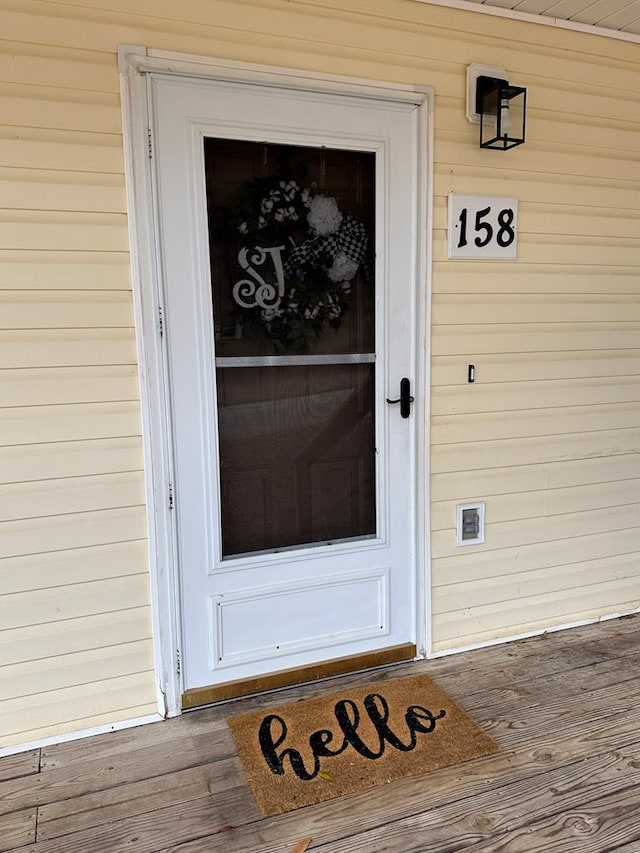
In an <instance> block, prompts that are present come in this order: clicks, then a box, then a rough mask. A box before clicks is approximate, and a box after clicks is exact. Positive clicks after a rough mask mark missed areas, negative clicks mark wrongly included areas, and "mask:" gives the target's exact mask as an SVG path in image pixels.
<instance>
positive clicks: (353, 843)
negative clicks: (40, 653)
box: [0, 619, 640, 853]
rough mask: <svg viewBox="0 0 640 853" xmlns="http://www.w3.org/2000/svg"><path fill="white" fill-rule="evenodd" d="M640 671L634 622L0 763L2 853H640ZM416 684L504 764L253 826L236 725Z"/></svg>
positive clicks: (213, 711) (438, 775)
mask: <svg viewBox="0 0 640 853" xmlns="http://www.w3.org/2000/svg"><path fill="white" fill-rule="evenodd" d="M639 664H640V619H621V620H612V621H610V622H606V623H601V624H599V625H592V626H586V627H584V628H576V629H572V630H570V631H564V632H558V633H553V634H548V635H544V636H540V637H537V638H531V639H527V640H523V641H520V642H516V643H511V644H506V645H501V646H494V647H491V648H488V649H482V650H477V651H474V652H468V653H463V654H459V655H454V656H451V657H449V658H439V659H436V660H432V661H422V662H418V663H409V664H400V665H396V666H393V667H388V668H384V669H382V670H376V671H375V673H373V675H372V674H370V673H369V674H368V673H356V674H353V675H349V676H343V677H341V678H337V679H330V680H328V681H326V682H324V683H321V684H311V685H306V686H301V687H296V688H291V689H288V690H284V691H279V692H278V693H277V694H271V695H262V696H256V697H248V698H246V699H242V700H238V701H235V702H232V703H228V704H226V705H220V706H216V707H212V708H208V709H203V710H201V711H195V712H191V713H189V714H185V715H183V716H182V717H180V718H177V719H174V720H170V721H167V722H165V723H156V724H151V725H148V726H144V727H140V728H137V729H129V730H126V731H121V732H113V733H110V734H107V735H101V736H98V737H94V738H88V739H85V740H80V741H74V742H70V743H67V744H59V745H56V746H48V747H44V748H43V749H42V751H41V752H42V754H41V756H40V751H39V750H35V751H31V753H24V754H22V755H21V756H12V757H10V758H5V759H0V780H2V781H0V815H2V816H0V838H1V839H2V842H1V843H0V850H2V851H4V850H11V851H13V853H63V851H64V853H67V851H68V850H82V853H125V851H127V853H129V851H131V850H135V851H136V853H210V851H212V850H224V851H225V853H290V851H291V850H292V849H293V848H294V847H295V845H296V844H297V843H298V842H299V841H301V840H302V839H303V838H308V837H311V838H312V839H313V840H312V842H311V845H310V846H309V853H313V851H316V850H318V851H322V853H346V851H350V853H380V851H384V853H418V851H421V852H422V851H425V850H426V849H428V850H429V853H446V851H451V853H453V851H465V853H521V851H522V853H529V851H531V853H536V851H543V850H544V851H545V853H556V851H563V853H564V851H566V850H571V851H572V853H573V851H578V853H591V851H593V853H605V851H608V850H612V851H613V850H616V851H620V853H632V851H638V850H640V822H639V821H638V819H637V813H638V806H639V805H640V683H639V680H638V679H637V675H636V674H637V672H638V669H639ZM418 672H425V673H427V674H428V675H430V676H431V677H433V678H434V679H435V680H436V681H437V682H438V684H440V685H441V686H442V687H443V688H444V689H445V690H447V691H448V692H449V693H450V695H451V696H452V697H453V698H454V699H456V701H458V703H459V704H460V705H461V706H462V707H463V708H465V710H466V711H467V712H468V713H469V714H470V715H471V716H472V717H473V718H474V719H475V720H476V721H477V722H478V723H479V724H480V725H481V726H482V727H483V728H484V729H485V730H487V731H488V732H489V733H490V734H492V736H493V737H494V738H495V739H496V740H497V741H498V743H499V745H500V752H498V753H497V754H494V755H490V756H486V757H484V758H480V759H477V760H475V761H471V762H467V763H465V764H461V765H457V766H454V767H448V768H442V769H440V770H438V771H436V772H434V773H431V774H428V775H426V776H423V777H411V778H406V779H401V780H399V781H398V782H394V783H393V784H392V785H389V786H380V787H377V788H373V789H369V790H367V791H365V792H363V793H360V794H353V795H350V796H348V797H343V798H341V799H336V800H329V801H326V802H324V803H320V804H318V805H315V806H309V807H307V808H304V809H301V810H299V811H296V812H291V813H289V814H284V815H280V816H278V817H275V818H274V817H271V818H262V817H261V816H260V814H259V812H258V809H257V806H256V805H255V802H254V800H253V797H252V796H251V793H250V791H249V788H248V785H247V782H246V779H245V776H244V772H243V770H242V767H241V765H240V762H239V759H238V758H237V756H236V754H235V748H234V744H233V741H232V739H231V736H230V733H229V730H228V727H227V724H226V719H227V717H228V716H230V715H232V714H236V713H244V712H246V711H249V710H255V709H259V708H266V707H267V706H269V705H273V704H281V703H283V702H286V701H290V700H295V699H300V698H303V697H307V696H314V695H318V694H320V693H322V692H324V691H330V690H336V689H338V688H339V687H341V686H345V685H353V686H355V685H359V684H363V683H366V681H367V680H369V679H372V678H373V679H374V680H381V679H386V678H395V677H398V676H401V675H403V674H407V673H411V674H416V673H418ZM36 811H37V829H36ZM7 845H10V846H7Z"/></svg>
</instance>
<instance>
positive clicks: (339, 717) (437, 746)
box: [228, 675, 498, 815]
mask: <svg viewBox="0 0 640 853" xmlns="http://www.w3.org/2000/svg"><path fill="white" fill-rule="evenodd" d="M228 723H229V726H230V728H231V731H232V733H233V737H234V740H235V743H236V747H237V749H238V754H239V755H240V758H241V760H242V763H243V765H244V768H245V770H246V772H247V775H248V777H249V783H250V785H251V790H252V791H253V794H254V796H255V798H256V800H257V802H258V805H259V806H260V810H261V811H262V813H263V814H265V815H274V814H280V813H281V812H286V811H291V810H292V809H297V808H300V807H301V806H306V805H310V804H311V803H317V802H321V801H322V800H328V799H331V798H332V797H340V796H342V795H343V794H350V793H353V792H354V791H361V790H364V789H365V788H369V787H372V786H373V785H381V784H384V783H386V782H391V781H393V780H395V779H400V778H401V777H402V776H415V775H419V774H422V773H428V772H430V771H431V770H437V769H438V768H439V767H447V766H448V765H451V764H458V763H459V762H462V761H468V760H469V759H471V758H477V757H479V756H481V755H488V754H490V753H492V752H496V751H497V749H498V746H497V744H496V743H495V741H494V740H492V738H490V737H489V735H487V734H485V732H483V731H482V729H480V728H479V727H478V726H477V725H476V724H475V723H474V722H473V720H471V718H470V717H468V716H467V715H466V714H465V713H464V711H462V710H461V709H460V708H459V707H458V706H457V705H456V703H455V702H454V701H453V700H452V699H450V698H449V696H447V694H446V693H445V692H444V691H443V690H441V689H440V688H439V687H438V686H437V685H436V684H434V682H433V681H431V679H430V678H427V676H424V675H415V676H411V677H409V678H400V679H394V680H390V681H379V682H376V683H373V684H369V685H368V686H366V687H356V688H347V687H345V688H344V690H341V691H339V692H337V693H331V694H330V695H327V696H322V697H320V698H317V699H306V700H301V701H299V702H293V703H291V704H289V705H281V706H279V707H275V708H271V709H269V710H267V711H264V710H262V711H255V712H253V713H250V714H243V715H241V716H237V717H231V718H230V719H229V720H228Z"/></svg>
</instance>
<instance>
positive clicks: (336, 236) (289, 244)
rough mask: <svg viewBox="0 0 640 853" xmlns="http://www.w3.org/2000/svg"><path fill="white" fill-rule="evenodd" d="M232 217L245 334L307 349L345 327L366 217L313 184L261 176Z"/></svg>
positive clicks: (237, 301)
mask: <svg viewBox="0 0 640 853" xmlns="http://www.w3.org/2000/svg"><path fill="white" fill-rule="evenodd" d="M230 220H231V222H232V223H233V228H234V231H235V234H236V238H237V240H238V241H239V243H238V245H239V250H238V254H237V269H239V270H240V272H241V277H240V278H238V279H237V280H236V281H235V282H234V283H233V286H232V292H231V296H232V299H233V303H234V309H235V310H236V312H237V315H238V319H239V321H240V323H241V324H242V326H243V329H246V333H248V334H250V335H258V336H261V337H263V338H266V339H268V340H269V341H270V342H271V343H272V344H273V345H274V346H275V347H276V348H277V349H279V350H281V351H296V352H302V351H305V350H307V349H309V348H310V347H311V346H312V345H313V344H314V343H315V342H316V341H317V340H318V338H319V337H320V335H321V334H322V332H323V331H324V330H325V329H327V328H329V327H333V328H338V327H339V326H340V324H341V322H342V318H343V316H344V313H345V311H346V310H347V306H348V302H347V298H346V297H347V296H348V295H349V293H350V292H351V287H352V282H353V279H354V278H355V276H356V275H357V273H358V270H359V269H360V267H361V266H362V265H363V264H364V263H365V256H366V250H367V232H366V228H365V226H364V225H363V224H362V222H359V221H358V220H356V219H355V218H354V217H353V216H352V215H351V214H350V213H348V212H345V211H342V210H341V209H340V207H339V205H338V201H337V199H336V198H334V197H333V196H329V195H325V194H323V193H322V192H320V191H319V190H318V189H317V186H316V185H315V184H310V185H309V186H303V185H301V184H300V183H298V182H297V181H295V180H294V179H286V180H283V179H278V178H264V177H263V178H257V179H256V180H254V181H252V182H250V183H248V184H247V185H246V188H245V194H244V198H243V199H242V201H241V202H240V204H239V205H238V208H237V209H236V210H235V212H234V213H233V214H232V215H231V216H230ZM227 221H229V220H227Z"/></svg>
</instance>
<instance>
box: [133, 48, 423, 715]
mask: <svg viewBox="0 0 640 853" xmlns="http://www.w3.org/2000/svg"><path fill="white" fill-rule="evenodd" d="M118 69H119V72H120V89H121V98H122V112H123V131H124V153H125V178H126V188H127V211H128V226H129V239H130V248H131V275H132V285H133V299H134V311H135V325H136V337H137V348H138V362H139V367H140V395H141V409H142V435H143V447H144V470H145V487H146V502H147V524H148V535H149V570H150V583H151V610H152V623H153V625H152V627H153V645H154V655H155V667H156V688H157V695H158V707H159V713H160V714H162V715H164V716H176V715H178V714H180V713H181V697H182V692H183V687H182V678H181V674H180V654H181V647H180V606H179V605H180V601H179V584H178V564H177V552H176V530H175V519H174V513H173V511H172V503H173V498H172V485H171V484H172V482H174V477H173V451H172V447H173V436H172V432H171V419H170V407H169V400H168V399H167V395H166V389H167V387H168V382H167V363H166V352H165V343H164V340H163V337H162V300H161V295H160V294H161V292H162V291H161V286H160V271H159V269H158V254H157V251H156V246H157V228H156V221H155V212H156V204H155V202H156V200H155V197H154V191H153V184H152V180H151V167H150V162H151V161H150V156H151V152H152V146H153V140H152V138H151V134H150V130H149V127H150V122H149V100H148V89H147V75H146V73H145V72H151V71H155V72H163V73H172V74H177V75H181V76H190V77H197V78H201V79H203V78H204V79H207V78H208V79H216V80H229V81H235V82H240V81H245V82H251V83H253V84H254V85H255V84H258V85H269V86H279V87H282V88H288V89H291V88H294V89H298V90H303V91H309V92H324V93H327V92H330V93H336V94H354V95H358V96H360V97H370V98H375V99H377V100H389V101H396V102H398V101H401V102H405V103H407V102H409V103H414V104H416V105H417V106H418V107H419V142H420V145H419V150H420V159H419V163H418V174H419V176H420V177H419V184H420V185H419V188H418V198H419V199H420V200H421V204H420V206H419V211H418V215H417V221H418V233H417V234H416V281H417V283H418V287H417V295H418V300H417V305H416V318H415V322H416V341H417V352H416V359H415V361H416V371H417V373H416V379H415V398H416V402H415V407H414V417H415V418H417V421H416V448H415V458H416V464H417V470H416V494H415V506H416V512H417V518H416V524H415V529H416V539H417V541H416V543H415V545H416V547H415V553H416V573H417V574H416V589H417V602H418V611H419V612H418V613H417V614H416V618H417V624H418V629H419V630H418V651H419V654H420V655H421V656H429V655H430V653H431V630H430V626H431V594H430V591H431V583H430V549H429V529H430V525H429V469H428V461H429V446H430V435H429V407H428V403H429V399H430V344H431V335H430V325H431V312H430V305H431V267H432V263H431V257H432V230H433V225H432V220H433V121H432V119H433V98H434V95H433V90H432V89H431V88H429V87H424V86H402V85H399V84H395V83H384V82H378V81H366V80H360V79H356V78H352V77H339V76H336V75H329V74H326V75H325V74H323V75H318V74H312V73H311V72H305V71H295V70H294V71H292V70H288V69H287V70H285V69H281V68H276V67H273V66H260V65H250V64H247V63H239V62H229V61H221V60H215V59H211V58H208V57H200V56H190V55H186V54H177V53H171V52H167V51H156V50H150V49H147V48H145V47H141V46H138V45H119V47H118Z"/></svg>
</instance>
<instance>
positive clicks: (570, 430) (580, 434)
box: [0, 0, 640, 746]
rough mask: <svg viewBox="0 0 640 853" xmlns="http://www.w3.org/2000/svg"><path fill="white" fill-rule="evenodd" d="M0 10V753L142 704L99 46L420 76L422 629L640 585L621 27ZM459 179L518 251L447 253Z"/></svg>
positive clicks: (131, 493)
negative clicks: (425, 149)
mask: <svg viewBox="0 0 640 853" xmlns="http://www.w3.org/2000/svg"><path fill="white" fill-rule="evenodd" d="M0 23H1V26H0V38H2V39H3V41H0V262H1V263H2V271H3V272H2V276H0V303H1V305H0V307H1V311H0V326H1V327H2V332H1V335H0V365H1V367H2V370H0V381H1V382H2V398H1V399H2V406H4V409H3V417H2V439H1V441H0V445H2V446H0V475H1V477H0V479H1V480H2V481H3V482H4V484H5V485H4V486H3V487H2V493H1V495H0V503H1V506H2V518H4V519H5V520H4V521H3V522H2V527H1V529H0V534H1V535H0V542H1V543H2V544H1V546H0V547H1V548H2V553H3V557H4V558H3V559H2V561H1V563H0V573H1V574H0V578H1V579H2V580H1V583H2V590H1V591H2V592H3V593H4V594H3V595H2V597H1V598H0V606H2V607H3V617H2V623H1V625H0V627H1V628H2V629H3V630H0V655H1V657H0V683H1V684H2V691H3V692H2V702H1V703H0V709H2V711H4V718H3V725H2V727H1V730H0V746H2V745H5V744H10V743H16V742H21V741H23V742H24V741H29V740H32V739H35V738H38V737H44V736H50V735H55V734H59V733H62V732H65V731H72V730H77V729H81V728H85V727H87V726H93V725H101V724H102V723H112V722H114V721H117V720H124V719H127V718H131V717H136V716H140V715H143V714H148V713H152V712H153V711H154V710H155V708H156V704H155V689H154V679H153V671H152V670H153V661H152V654H151V642H150V631H151V629H150V612H149V584H148V575H147V566H146V556H145V555H146V548H145V540H144V537H145V522H144V506H143V491H142V489H143V484H142V472H141V468H142V452H141V439H140V409H139V403H138V391H137V377H136V374H135V370H136V357H135V340H134V330H133V319H132V299H131V292H130V274H129V268H128V250H127V249H128V247H127V231H126V210H125V198H124V181H123V152H122V138H121V117H120V107H119V97H118V76H117V62H116V47H117V44H118V43H129V44H144V45H147V46H149V47H153V48H160V49H166V50H173V51H184V52H190V53H194V54H202V55H210V56H218V57H222V58H230V59H234V60H242V61H248V62H263V63H269V64H274V65H284V66H289V67H295V68H305V69H310V70H312V71H313V70H315V71H318V72H327V71H329V72H333V73H337V74H345V75H354V76H362V77H366V78H372V79H382V80H389V81H399V82H404V83H415V84H425V85H431V86H433V87H435V91H436V100H435V151H434V153H435V177H434V187H433V189H434V193H435V209H434V246H433V261H434V267H433V272H434V276H433V290H434V294H433V305H432V319H433V336H432V351H433V358H432V381H433V390H432V399H431V406H432V419H431V428H432V442H433V443H432V451H431V471H432V476H431V481H430V487H431V492H432V501H433V504H432V527H433V535H432V555H433V565H432V570H433V590H432V591H433V607H434V617H433V626H432V627H433V643H434V649H435V650H444V649H447V648H455V647H459V646H462V645H465V644H469V643H477V642H482V641H485V640H490V639H494V638H497V637H502V636H508V635H513V634H516V633H518V632H522V631H529V630H535V629H541V628H545V627H549V626H552V625H557V624H563V623H567V622H571V621H574V620H580V619H587V618H594V617H597V616H601V615H603V614H607V613H612V612H617V611H627V610H631V609H633V608H635V607H637V606H638V605H639V604H640V564H639V561H638V557H639V555H640V537H639V535H638V520H639V519H640V497H639V494H640V492H639V491H638V485H639V483H640V452H639V451H640V443H639V440H640V405H639V403H640V400H639V395H640V383H639V381H638V380H639V374H640V360H639V354H640V236H639V235H640V228H639V226H640V161H639V160H638V151H639V150H640V105H639V102H638V97H637V93H638V91H639V90H640V55H639V52H638V45H636V44H630V43H624V42H622V41H615V40H610V39H604V38H598V37H596V36H592V35H587V34H577V33H570V32H568V31H566V30H556V29H553V28H551V27H538V26H536V25H533V24H526V23H522V22H514V21H509V20H506V19H498V18H493V17H489V16H483V15H474V14H471V13H468V12H462V11H454V10H447V9H445V8H441V7H437V6H434V7H430V6H428V5H424V4H422V3H417V2H412V0H367V2H366V3H365V2H360V0H344V2H342V0H341V2H337V0H334V2H326V0H305V2H302V0H294V2H284V0H251V2H250V0H234V1H233V2H231V0H228V2H223V0H182V2H177V0H110V2H109V3H104V2H103V0H66V2H65V3H59V2H51V0H20V2H15V0H0ZM470 62H483V63H489V64H491V65H503V66H505V67H506V68H507V70H508V73H509V77H510V79H511V80H512V82H514V83H516V84H520V85H524V86H526V87H527V88H528V92H529V116H528V119H529V121H528V133H527V135H528V141H527V143H526V145H524V146H522V147H521V148H518V149H515V150H513V151H509V152H506V153H498V152H486V151H480V150H479V149H478V147H477V141H476V137H477V132H478V131H477V127H476V126H471V125H470V124H469V123H468V122H467V120H466V118H465V103H464V97H465V71H466V66H467V64H468V63H470ZM452 191H455V192H460V193H478V194H483V193H484V194H492V195H510V196H511V195H513V196H517V197H518V199H519V202H520V244H519V258H518V261H517V262H515V263H496V262H494V263H491V262H483V263H473V262H462V261H457V262H453V261H448V260H447V256H446V200H447V195H448V193H449V192H452ZM469 363H474V364H475V365H476V371H477V373H476V376H477V381H476V383H475V384H474V385H468V384H467V382H466V376H467V364H469ZM468 500H484V501H486V513H487V515H486V518H487V530H486V543H485V544H484V545H482V546H476V547H468V548H456V545H455V529H454V527H455V505H456V504H457V503H459V502H462V501H468ZM5 614H6V615H5Z"/></svg>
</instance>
